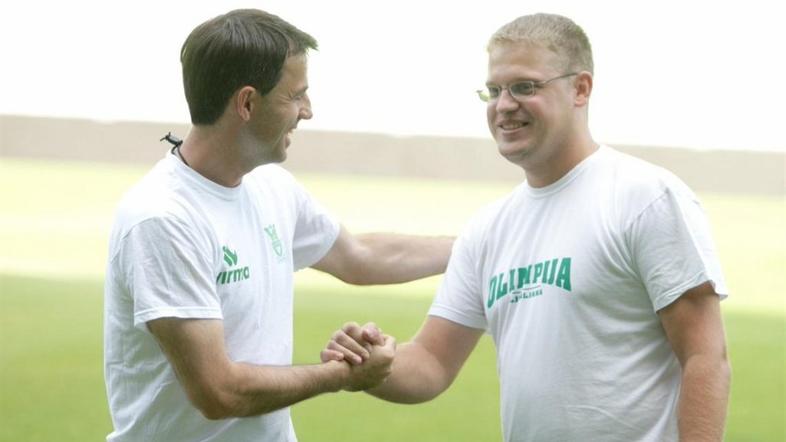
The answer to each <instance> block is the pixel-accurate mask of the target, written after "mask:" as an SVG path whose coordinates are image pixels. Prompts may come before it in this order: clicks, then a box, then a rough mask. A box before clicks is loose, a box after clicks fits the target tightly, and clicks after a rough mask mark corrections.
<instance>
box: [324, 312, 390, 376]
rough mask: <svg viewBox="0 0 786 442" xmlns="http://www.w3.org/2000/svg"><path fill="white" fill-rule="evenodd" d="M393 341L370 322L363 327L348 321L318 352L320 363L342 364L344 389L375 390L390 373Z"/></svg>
mask: <svg viewBox="0 0 786 442" xmlns="http://www.w3.org/2000/svg"><path fill="white" fill-rule="evenodd" d="M395 353H396V339H395V338H394V337H393V336H390V335H386V334H383V333H382V330H381V329H380V328H379V327H377V326H376V324H374V323H373V322H369V323H367V324H365V325H363V326H360V325H358V324H357V323H356V322H348V323H346V324H344V325H343V326H342V327H341V329H339V330H337V331H336V332H335V333H333V336H332V337H331V338H330V340H329V341H328V343H327V345H326V346H325V349H324V350H322V351H321V352H320V353H319V357H320V359H321V360H322V362H324V363H327V362H330V361H338V362H342V361H343V362H344V363H346V364H347V367H348V370H349V375H348V378H347V382H346V383H345V385H344V387H343V389H344V390H347V391H360V390H367V389H369V388H373V387H376V386H377V385H379V384H381V383H382V382H384V381H385V379H386V378H387V377H388V375H390V373H391V366H392V364H393V358H394V356H395Z"/></svg>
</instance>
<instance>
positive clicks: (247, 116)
mask: <svg viewBox="0 0 786 442" xmlns="http://www.w3.org/2000/svg"><path fill="white" fill-rule="evenodd" d="M256 93H257V90H256V89H254V88H253V87H252V86H243V87H242V88H240V89H238V91H237V92H236V93H235V99H234V108H235V112H236V113H237V115H238V116H239V117H240V119H241V120H243V121H244V122H248V121H249V120H251V114H252V113H253V112H254V106H255V102H254V94H256Z"/></svg>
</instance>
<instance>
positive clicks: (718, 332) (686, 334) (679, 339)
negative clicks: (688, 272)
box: [658, 282, 726, 366]
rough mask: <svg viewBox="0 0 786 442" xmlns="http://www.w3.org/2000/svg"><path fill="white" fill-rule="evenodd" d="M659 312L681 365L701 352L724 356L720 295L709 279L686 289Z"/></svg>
mask: <svg viewBox="0 0 786 442" xmlns="http://www.w3.org/2000/svg"><path fill="white" fill-rule="evenodd" d="M658 315H659V316H660V320H661V324H662V325H663V329H664V330H665V331H666V336H667V338H668V339H669V342H670V343H671V346H672V349H673V350H674V353H675V354H676V355H677V358H678V359H679V361H680V364H682V365H683V366H685V363H686V362H687V361H688V359H690V357H692V356H695V355H700V354H701V355H709V356H714V357H719V358H722V359H723V360H725V359H726V338H725V335H724V331H723V320H722V318H721V313H720V298H719V296H718V295H717V294H716V293H715V290H714V289H713V287H712V284H710V283H709V282H705V283H703V284H701V285H699V286H697V287H694V288H692V289H690V290H688V291H686V292H685V293H684V294H683V295H682V296H680V297H679V298H678V299H677V300H675V301H674V302H672V303H671V304H669V305H668V306H666V307H664V308H662V309H661V310H659V311H658Z"/></svg>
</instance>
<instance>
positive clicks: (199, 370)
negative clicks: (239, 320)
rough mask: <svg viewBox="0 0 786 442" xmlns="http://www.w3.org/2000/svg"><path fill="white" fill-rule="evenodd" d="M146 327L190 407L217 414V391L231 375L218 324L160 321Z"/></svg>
mask: <svg viewBox="0 0 786 442" xmlns="http://www.w3.org/2000/svg"><path fill="white" fill-rule="evenodd" d="M147 326H148V329H149V330H150V332H151V333H152V334H153V336H154V337H155V338H156V341H158V344H159V345H160V347H161V349H162V351H163V352H164V354H165V355H166V357H167V359H168V360H169V362H170V364H172V367H173V369H174V371H175V374H176V375H177V378H178V380H179V381H180V383H181V385H182V386H183V389H184V390H185V391H186V394H187V395H188V397H189V399H190V400H191V402H192V403H193V404H194V406H196V407H197V408H198V409H199V410H200V411H202V412H203V413H204V414H205V415H206V416H210V415H214V414H215V415H219V414H221V412H220V411H218V408H220V407H221V406H220V404H221V399H222V397H221V392H222V388H221V387H222V383H223V379H225V375H226V374H228V373H230V372H231V371H230V370H231V363H230V360H229V358H228V356H227V353H226V348H225V345H224V328H223V323H222V321H220V320H215V319H178V318H161V319H156V320H153V321H150V322H148V323H147Z"/></svg>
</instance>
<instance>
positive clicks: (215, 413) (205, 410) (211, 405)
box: [188, 387, 240, 421]
mask: <svg viewBox="0 0 786 442" xmlns="http://www.w3.org/2000/svg"><path fill="white" fill-rule="evenodd" d="M188 393H189V394H188V397H189V400H190V401H191V404H192V405H193V406H194V407H195V408H196V409H197V410H199V412H200V413H201V414H202V416H204V417H205V419H208V420H211V421H215V420H221V419H228V418H231V417H239V416H240V414H239V411H238V407H237V401H235V400H233V399H232V395H230V394H228V393H226V392H222V391H220V390H218V389H216V388H210V387H204V388H199V389H196V390H192V391H189V392H188Z"/></svg>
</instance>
